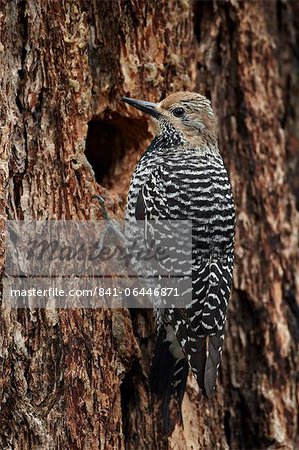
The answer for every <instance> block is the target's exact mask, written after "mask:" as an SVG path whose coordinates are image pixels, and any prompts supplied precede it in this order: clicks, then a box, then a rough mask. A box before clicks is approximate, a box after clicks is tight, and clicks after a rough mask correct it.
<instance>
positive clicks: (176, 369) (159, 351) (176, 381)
mask: <svg viewBox="0 0 299 450" xmlns="http://www.w3.org/2000/svg"><path fill="white" fill-rule="evenodd" d="M178 345H179V344H178ZM170 346H171V343H170V342H169V341H167V340H166V331H165V328H164V327H161V328H160V330H159V334H158V340H157V343H156V348H155V353H154V357H153V360H152V366H151V372H150V385H151V390H152V393H153V394H155V395H156V396H157V397H158V399H159V404H160V415H161V416H162V421H163V428H164V432H165V433H167V434H170V433H171V432H172V431H173V429H174V427H175V424H176V423H177V422H181V421H182V415H181V404H182V400H183V397H184V392H185V388H186V382H187V376H188V371H189V366H188V363H187V361H186V359H185V358H184V357H183V358H180V359H177V358H175V357H174V356H173V354H172V353H171V352H170ZM173 403H174V405H175V406H174V407H173V408H172V405H173Z"/></svg>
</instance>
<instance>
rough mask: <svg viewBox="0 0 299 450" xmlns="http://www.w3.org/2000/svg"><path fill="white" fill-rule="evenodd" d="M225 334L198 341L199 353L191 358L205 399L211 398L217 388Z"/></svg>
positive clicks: (193, 370)
mask: <svg viewBox="0 0 299 450" xmlns="http://www.w3.org/2000/svg"><path fill="white" fill-rule="evenodd" d="M223 337H224V336H223V332H218V333H217V334H215V335H212V336H209V335H207V336H204V337H200V338H198V339H197V342H196V348H197V351H195V352H194V351H193V352H192V353H191V357H190V366H191V369H192V372H193V373H194V375H195V377H196V379H197V383H198V385H199V387H200V389H201V390H202V393H203V395H204V396H205V397H207V398H210V397H211V395H212V393H213V390H214V388H215V386H216V380H217V374H218V369H219V365H220V361H221V353H222V347H223Z"/></svg>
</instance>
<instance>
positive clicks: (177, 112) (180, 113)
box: [172, 107, 185, 117]
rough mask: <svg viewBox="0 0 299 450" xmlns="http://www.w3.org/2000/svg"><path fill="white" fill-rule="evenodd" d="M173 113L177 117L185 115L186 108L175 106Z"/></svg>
mask: <svg viewBox="0 0 299 450" xmlns="http://www.w3.org/2000/svg"><path fill="white" fill-rule="evenodd" d="M172 114H173V115H174V116H175V117H183V115H184V114H185V110H184V108H180V107H179V108H174V110H173V111H172Z"/></svg>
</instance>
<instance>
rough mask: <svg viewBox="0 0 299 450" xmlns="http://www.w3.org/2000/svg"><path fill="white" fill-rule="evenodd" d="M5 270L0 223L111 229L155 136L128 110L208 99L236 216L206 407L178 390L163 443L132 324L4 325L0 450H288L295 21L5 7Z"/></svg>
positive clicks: (232, 13) (293, 360)
mask: <svg viewBox="0 0 299 450" xmlns="http://www.w3.org/2000/svg"><path fill="white" fill-rule="evenodd" d="M0 20H1V34H0V55H1V63H0V64H1V66H0V67H1V75H0V77H1V78H0V80H1V85H0V96H1V97H0V98H1V102H0V121H1V135H0V141H1V146H0V149H1V166H0V177H1V186H2V191H1V198H0V205H1V218H0V224H1V236H2V237H3V239H2V245H1V252H0V255H1V262H2V267H3V263H4V258H5V242H4V233H5V220H6V219H25V220H26V219H30V218H34V219H36V220H41V219H54V220H57V219H76V220H77V219H79V220H89V219H100V218H101V217H100V213H99V207H98V205H97V204H95V202H93V201H92V196H93V195H94V194H97V193H100V194H102V195H104V196H105V198H106V199H107V205H108V206H109V208H110V210H109V212H110V214H112V215H114V216H116V217H122V216H123V211H124V205H125V200H126V193H127V190H128V185H129V180H130V176H131V173H132V171H133V169H134V165H135V163H136V161H137V160H138V158H139V156H140V155H141V154H142V152H143V151H144V149H145V148H146V146H147V144H148V143H149V142H150V139H151V137H152V130H151V126H150V124H149V122H148V120H147V118H145V117H144V116H143V115H142V114H141V113H139V112H138V111H137V110H133V109H128V107H127V106H126V105H125V104H124V103H122V102H121V101H120V98H121V96H122V95H128V96H131V97H135V98H141V99H147V100H151V101H158V100H160V99H161V98H162V97H164V96H165V95H167V94H169V93H171V92H174V91H179V90H194V91H198V92H200V93H202V94H205V95H207V96H208V97H210V98H211V100H212V103H213V107H214V110H215V113H216V116H217V120H218V125H219V138H220V147H221V150H222V154H223V156H224V159H225V162H226V165H227V167H228V169H229V173H230V178H231V182H232V185H233V190H234V195H235V202H236V207H237V226H236V230H237V232H236V263H235V270H234V286H233V287H234V289H233V294H232V299H231V303H230V309H229V320H228V325H227V330H226V342H225V351H224V355H223V363H222V368H221V372H220V379H219V381H218V387H217V391H216V394H215V396H214V397H213V398H212V399H211V400H209V401H207V400H204V399H203V398H202V396H201V395H200V393H199V392H198V389H197V386H196V383H195V381H194V379H193V378H192V376H190V377H189V383H188V387H187V392H186V395H185V398H184V402H183V422H184V427H180V426H178V427H176V429H175V431H174V432H173V434H172V436H171V437H170V438H169V440H168V439H167V437H166V436H163V433H162V432H161V429H160V425H159V423H158V421H157V420H156V418H155V415H154V414H153V411H152V407H151V403H150V400H149V394H148V385H147V374H148V371H149V365H150V359H151V355H152V351H153V345H154V336H155V328H154V321H153V319H152V315H151V312H148V311H147V312H145V311H142V310H134V311H133V312H131V313H130V312H129V311H127V310H101V309H97V310H89V309H87V310H83V309H82V310H81V309H73V310H71V309H62V310H50V309H34V310H33V309H32V310H29V309H24V310H17V309H8V308H3V309H2V310H1V350H2V351H1V359H0V370H1V386H0V398H1V416H0V421H1V435H0V446H1V448H2V449H14V450H15V449H21V450H26V449H28V450H29V449H30V450H33V449H43V450H44V449H74V450H77V449H78V450H79V449H80V450H81V449H84V450H90V449H94V450H96V449H105V450H109V449H138V450H139V449H157V450H158V449H166V448H172V449H190V450H191V449H211V450H212V449H213V450H214V449H234V450H237V449H238V450H239V449H244V450H245V449H246V450H249V449H250V450H256V449H261V450H264V449H266V448H269V449H270V448H273V449H274V448H281V449H296V448H298V447H299V440H298V413H299V405H298V404H299V393H298V392H299V391H298V350H299V348H298V347H299V345H298V343H299V332H298V329H299V261H298V260H299V258H298V255H299V252H298V210H299V184H298V169H299V127H298V119H299V102H298V93H297V91H298V83H299V55H298V34H299V32H298V29H299V7H298V3H297V2H291V1H289V2H287V1H272V2H262V1H256V2H255V1H245V2H237V1H236V0H228V1H219V2H216V1H215V2H212V1H205V2H201V1H197V2H191V1H186V0H171V1H168V0H162V1H161V0H148V1H145V0H127V1H126V0H119V1H116V0H115V1H104V0H103V1H96V0H89V1H80V0H72V1H70V2H68V1H65V0H62V1H54V0H34V1H33V0H24V1H21V0H15V1H9V0H2V2H1V5H0Z"/></svg>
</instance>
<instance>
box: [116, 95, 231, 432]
mask: <svg viewBox="0 0 299 450" xmlns="http://www.w3.org/2000/svg"><path fill="white" fill-rule="evenodd" d="M124 100H125V101H126V102H127V103H129V104H131V105H132V106H135V107H136V108H138V109H141V110H142V111H144V112H146V113H149V114H150V115H151V116H153V117H154V121H155V123H156V126H157V135H156V137H155V138H154V140H153V141H152V143H151V145H150V146H149V148H148V149H147V150H146V152H145V153H144V155H143V156H142V157H141V159H140V161H139V163H138V165H137V167H136V169H135V172H134V174H133V177H132V181H131V185H130V190H129V195H128V202H127V210H126V220H128V222H129V223H134V221H136V219H155V218H160V219H167V220H183V219H186V220H192V238H193V240H192V301H191V302H190V303H189V304H187V305H186V308H181V309H178V308H173V309H167V310H165V309H163V310H162V309H161V310H158V311H157V320H158V324H159V325H160V328H159V337H158V340H157V347H156V351H155V355H154V358H153V364H152V371H151V382H152V386H153V389H154V391H155V392H156V393H157V394H158V395H159V396H160V397H161V398H162V405H163V408H164V417H165V424H166V426H167V423H168V412H167V409H168V406H169V402H170V400H171V397H172V396H173V397H176V398H177V401H178V403H179V406H180V403H181V401H182V397H183V393H184V389H185V384H186V379H187V373H188V366H190V367H191V369H192V372H193V374H194V375H195V377H196V379H197V381H198V385H199V387H200V389H201V390H202V392H203V394H204V395H205V396H206V397H208V398H209V397H210V396H211V394H212V392H213V389H214V387H215V384H216V378H217V371H218V368H219V365H220V360H221V352H222V347H223V338H224V327H225V321H226V313H227V306H228V300H229V295H230V288H231V281H232V269H233V251H234V223H235V211H234V202H233V196H232V192H231V186H230V182H229V178H228V175H227V171H226V169H225V167H224V164H223V160H222V158H221V155H220V153H219V150H218V144H217V133H216V123H215V118H214V114H213V111H212V108H211V105H210V102H209V100H208V99H206V98H205V97H204V96H202V95H200V94H197V93H190V92H184V93H176V94H172V95H170V96H168V97H167V98H166V99H164V100H163V101H162V102H161V103H159V104H153V103H149V102H143V101H139V100H134V99H128V98H124ZM187 362H188V364H187Z"/></svg>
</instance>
